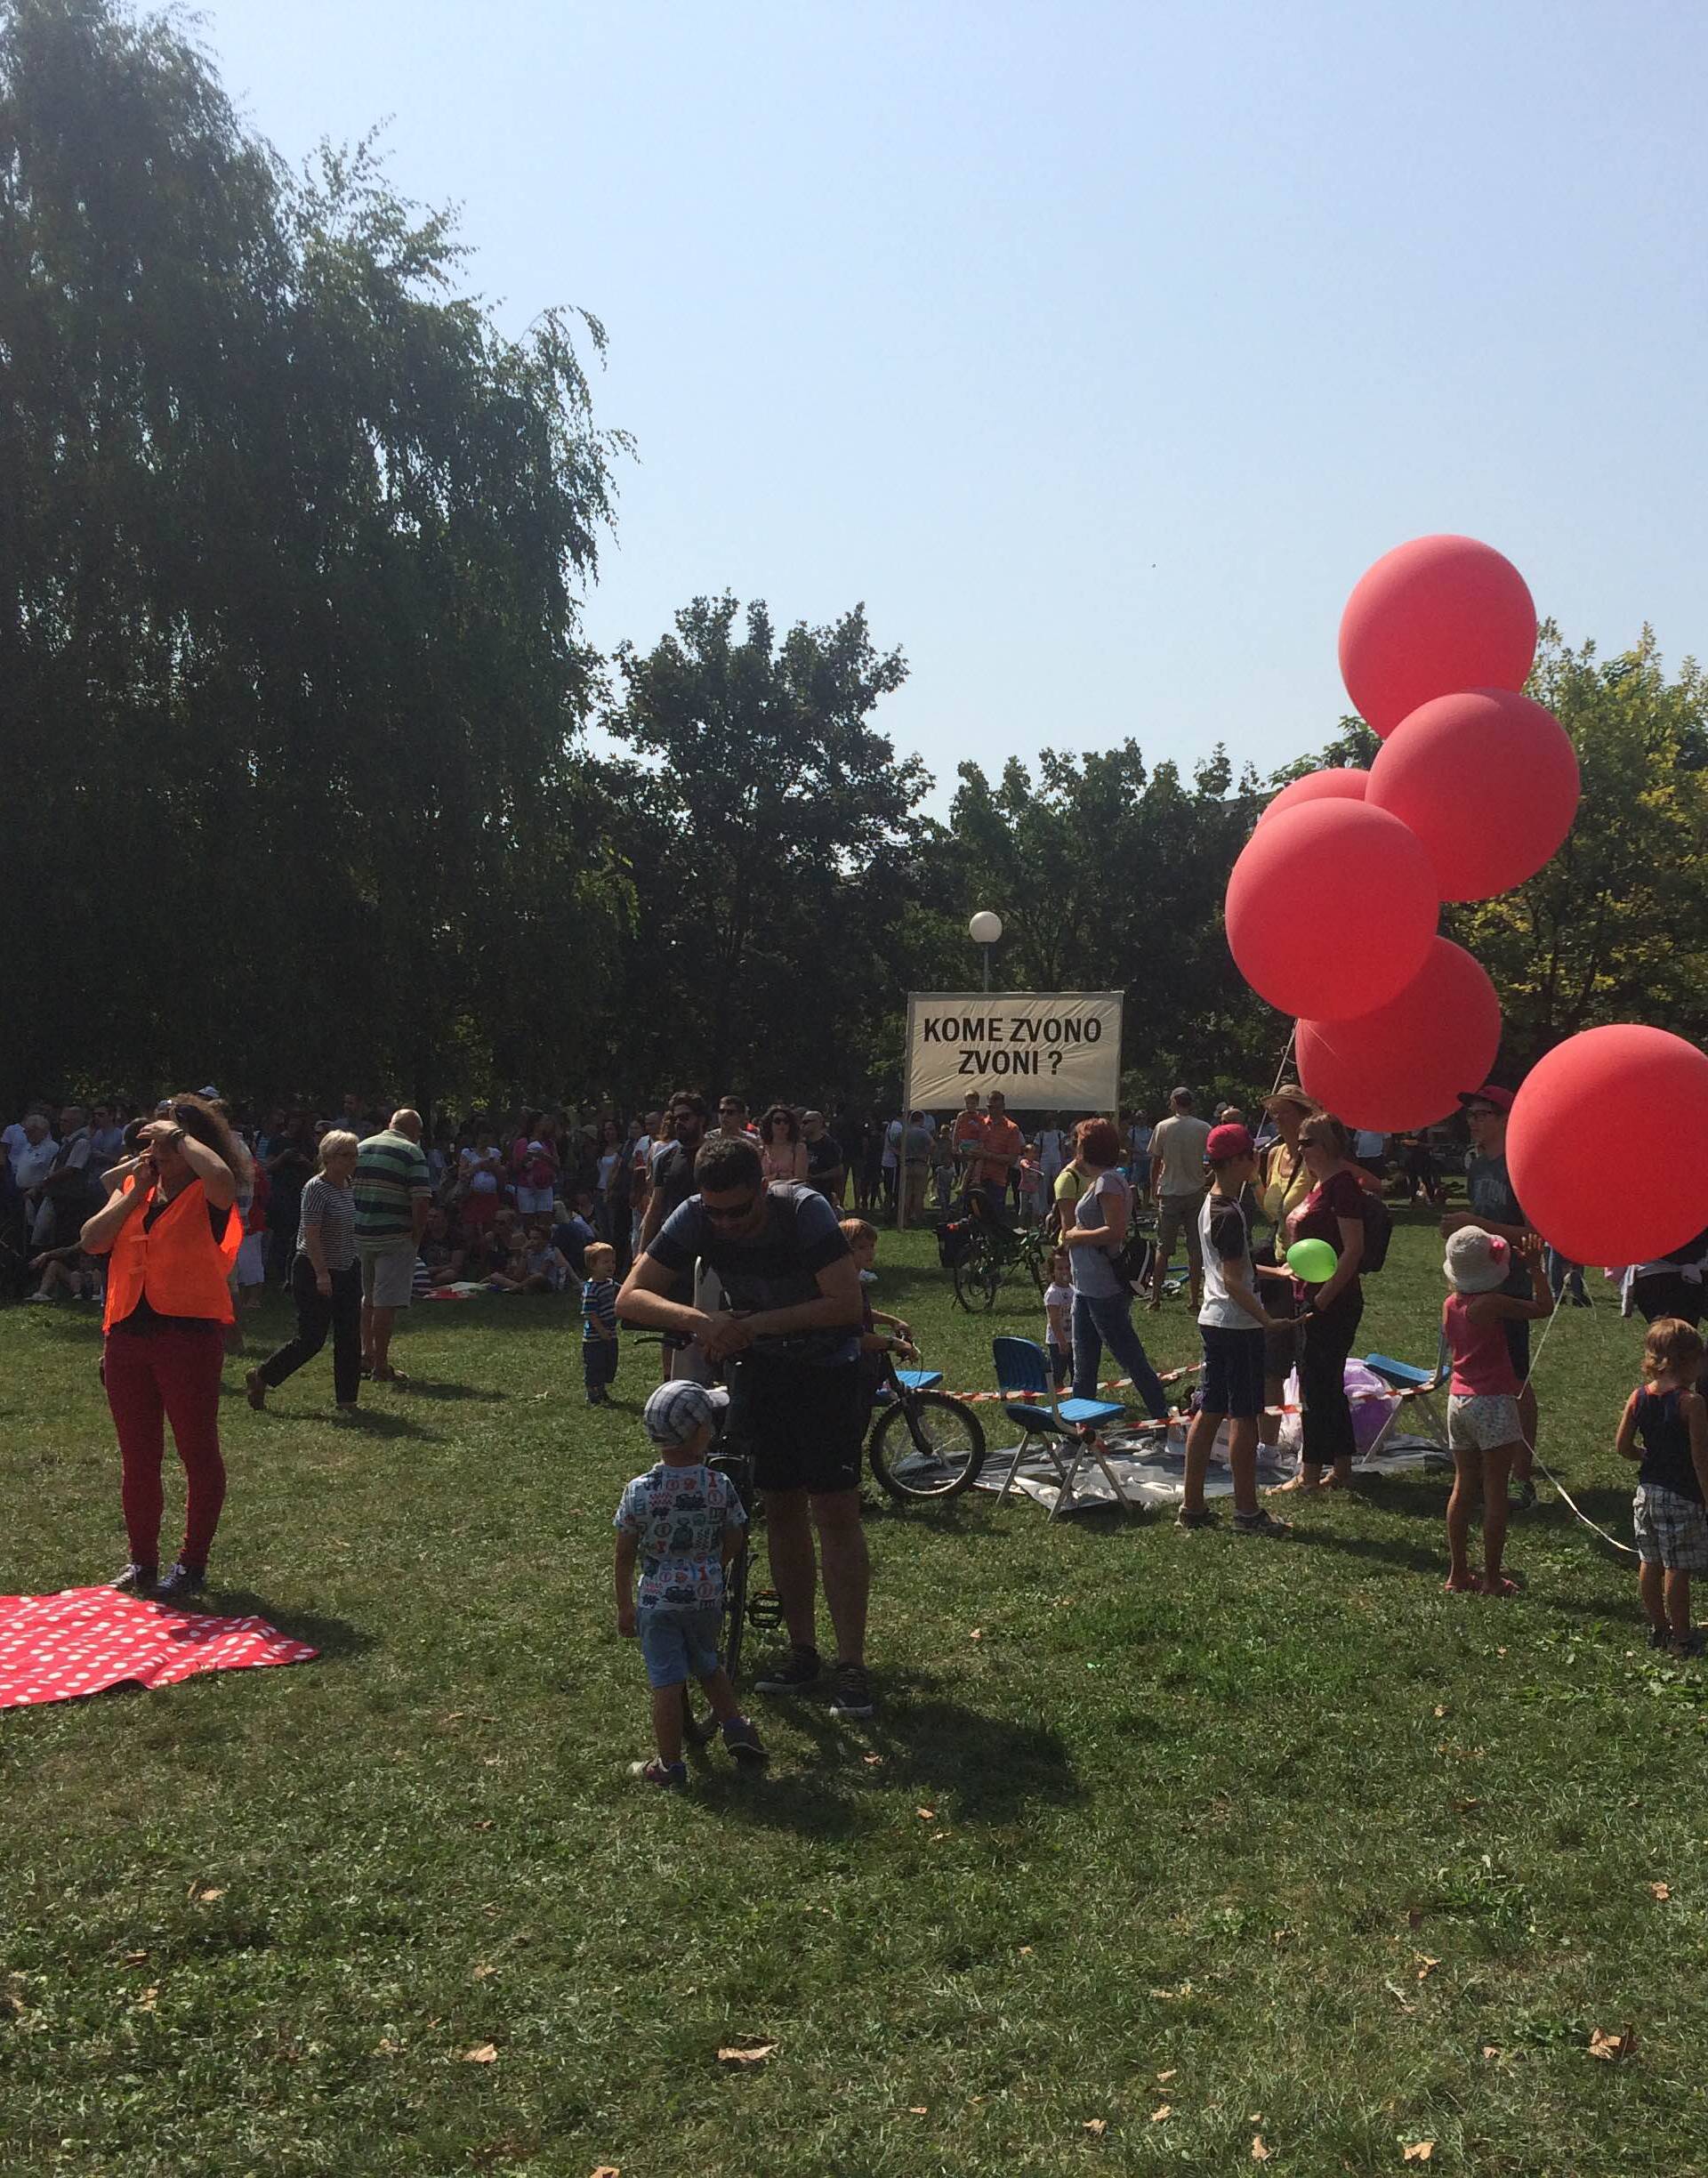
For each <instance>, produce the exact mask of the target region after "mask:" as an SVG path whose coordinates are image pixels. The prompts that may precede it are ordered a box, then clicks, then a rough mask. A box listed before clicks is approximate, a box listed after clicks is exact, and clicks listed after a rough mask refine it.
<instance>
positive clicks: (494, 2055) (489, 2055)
mask: <svg viewBox="0 0 1708 2178" xmlns="http://www.w3.org/2000/svg"><path fill="white" fill-rule="evenodd" d="M497 2061H498V2045H497V2044H496V2043H495V2042H479V2043H477V2044H476V2045H475V2046H474V2048H473V2049H467V2050H464V2051H463V2063H464V2064H496V2063H497Z"/></svg>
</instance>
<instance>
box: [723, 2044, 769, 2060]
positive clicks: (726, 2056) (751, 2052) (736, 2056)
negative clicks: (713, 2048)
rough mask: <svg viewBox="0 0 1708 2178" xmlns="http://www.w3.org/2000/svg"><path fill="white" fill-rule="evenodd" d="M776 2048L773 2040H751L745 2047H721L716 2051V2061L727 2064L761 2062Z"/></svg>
mask: <svg viewBox="0 0 1708 2178" xmlns="http://www.w3.org/2000/svg"><path fill="white" fill-rule="evenodd" d="M776 2050H777V2044H776V2043H775V2042H753V2043H750V2044H749V2045H748V2046H747V2047H746V2048H745V2049H721V2050H720V2051H719V2052H718V2062H719V2063H720V2064H727V2065H756V2064H763V2063H764V2061H765V2060H766V2059H767V2058H768V2057H769V2056H771V2055H772V2054H773V2053H775V2052H776Z"/></svg>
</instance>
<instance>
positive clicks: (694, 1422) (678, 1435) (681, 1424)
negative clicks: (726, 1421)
mask: <svg viewBox="0 0 1708 2178" xmlns="http://www.w3.org/2000/svg"><path fill="white" fill-rule="evenodd" d="M717 1413H718V1410H717V1408H716V1407H715V1406H714V1405H713V1400H712V1394H711V1393H710V1392H709V1391H707V1390H706V1388H705V1385H704V1384H697V1383H693V1382H692V1381H691V1380H690V1379H689V1378H688V1377H686V1376H678V1377H676V1378H675V1379H674V1380H673V1382H672V1383H663V1384H660V1385H659V1387H658V1389H657V1391H655V1392H654V1393H653V1395H652V1397H651V1398H650V1399H649V1400H648V1401H647V1403H646V1406H645V1408H643V1409H642V1412H641V1420H642V1421H643V1422H644V1423H645V1424H646V1427H647V1434H648V1436H649V1437H650V1438H651V1440H652V1441H653V1442H654V1444H656V1445H658V1446H660V1447H669V1446H673V1445H682V1444H686V1443H687V1442H688V1440H689V1438H690V1437H691V1436H692V1435H693V1434H694V1432H695V1431H696V1430H701V1429H704V1428H705V1426H706V1424H707V1423H709V1422H714V1421H715V1420H716V1419H717Z"/></svg>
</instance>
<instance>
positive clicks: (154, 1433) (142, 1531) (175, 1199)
mask: <svg viewBox="0 0 1708 2178" xmlns="http://www.w3.org/2000/svg"><path fill="white" fill-rule="evenodd" d="M139 1145H140V1154H139V1155H138V1156H136V1157H134V1158H132V1159H131V1160H130V1161H129V1162H128V1164H126V1165H124V1166H119V1167H118V1168H117V1170H116V1171H115V1172H114V1173H113V1174H111V1177H112V1178H113V1179H114V1180H116V1181H117V1182H118V1190H117V1193H115V1194H113V1195H112V1196H110V1197H109V1199H108V1202H107V1205H106V1207H105V1208H104V1209H101V1210H97V1211H96V1213H95V1214H94V1215H93V1217H92V1218H91V1219H90V1220H89V1221H88V1222H87V1223H86V1224H85V1227H84V1229H83V1246H84V1247H85V1249H87V1251H88V1252H89V1254H92V1255H105V1256H106V1257H107V1258H108V1259H109V1260H108V1265H107V1312H106V1316H105V1318H104V1319H103V1323H102V1329H103V1330H104V1332H105V1334H106V1347H105V1351H104V1355H103V1358H102V1362H101V1375H102V1377H103V1380H104V1381H105V1383H106V1386H107V1404H108V1406H109V1408H111V1410H112V1416H113V1425H114V1427H115V1428H116V1429H117V1432H118V1454H119V1463H120V1494H121V1496H122V1498H123V1502H124V1507H125V1530H126V1532H127V1534H128V1535H129V1537H130V1546H131V1562H130V1564H129V1565H128V1566H127V1567H126V1568H125V1570H124V1572H123V1573H121V1574H120V1576H119V1577H118V1578H117V1581H115V1582H114V1584H113V1585H114V1586H115V1587H116V1588H120V1589H124V1590H125V1591H126V1592H127V1593H130V1594H132V1595H142V1596H155V1597H157V1598H158V1599H159V1600H160V1601H163V1602H173V1601H182V1600H184V1599H187V1598H189V1597H190V1596H193V1595H197V1594H198V1593H200V1591H201V1589H202V1588H203V1586H204V1585H205V1582H206V1577H207V1553H208V1551H209V1549H210V1548H211V1546H212V1545H213V1541H214V1529H216V1528H217V1527H218V1525H219V1520H220V1508H221V1506H222V1504H223V1503H224V1501H225V1464H224V1462H223V1461H222V1459H221V1457H220V1372H221V1368H222V1365H223V1363H224V1359H225V1327H226V1325H227V1324H229V1323H230V1322H231V1320H232V1311H231V1291H230V1286H229V1285H228V1284H227V1279H228V1278H229V1277H230V1272H231V1269H232V1266H233V1265H234V1264H235V1263H236V1262H237V1259H238V1248H239V1246H241V1245H242V1242H243V1220H242V1218H241V1217H240V1216H239V1215H238V1214H237V1211H236V1208H235V1206H236V1203H237V1198H238V1182H239V1179H240V1177H241V1176H242V1175H244V1174H245V1172H246V1163H247V1159H246V1152H245V1150H244V1149H243V1146H242V1144H241V1143H240V1142H239V1141H238V1139H237V1137H236V1136H235V1135H234V1134H233V1133H232V1132H231V1129H230V1126H229V1125H227V1123H226V1120H225V1117H224V1115H223V1114H222V1113H221V1112H219V1111H217V1110H215V1109H214V1107H213V1106H212V1105H211V1104H209V1103H208V1102H207V1101H206V1100H205V1099H204V1098H202V1097H194V1096H182V1097H177V1098H174V1099H173V1101H172V1104H171V1106H170V1107H169V1109H168V1110H167V1111H166V1113H165V1115H164V1116H163V1117H159V1118H157V1119H153V1120H150V1121H149V1124H148V1125H146V1126H145V1127H144V1128H143V1129H142V1130H141V1135H140V1137H139ZM167 1422H170V1423H171V1424H172V1435H173V1442H174V1443H175V1444H176V1446H177V1448H178V1457H179V1459H180V1460H181V1462H182V1464H183V1470H184V1482H185V1488H186V1493H187V1497H188V1503H187V1505H186V1507H185V1515H184V1539H183V1544H182V1546H181V1549H180V1551H179V1553H178V1560H177V1562H176V1564H174V1565H173V1567H172V1569H170V1571H169V1572H167V1573H166V1575H165V1577H164V1578H163V1577H161V1575H160V1512H161V1490H160V1464H161V1461H162V1459H163V1457H164V1456H165V1423H167Z"/></svg>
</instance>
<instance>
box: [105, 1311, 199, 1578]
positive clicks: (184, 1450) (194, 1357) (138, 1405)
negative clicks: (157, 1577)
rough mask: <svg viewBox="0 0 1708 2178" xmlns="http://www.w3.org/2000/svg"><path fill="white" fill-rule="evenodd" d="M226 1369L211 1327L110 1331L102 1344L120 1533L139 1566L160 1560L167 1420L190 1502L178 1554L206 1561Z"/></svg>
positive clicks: (192, 1562)
mask: <svg viewBox="0 0 1708 2178" xmlns="http://www.w3.org/2000/svg"><path fill="white" fill-rule="evenodd" d="M224 1365H225V1341H224V1339H223V1338H222V1336H221V1329H220V1326H219V1325H217V1324H215V1325H214V1327H213V1328H212V1329H211V1330H207V1331H202V1330H195V1331H185V1330H180V1329H177V1328H175V1327H174V1328H169V1329H168V1328H162V1329H157V1330H152V1331H134V1332H131V1331H116V1332H114V1333H113V1335H112V1336H111V1337H110V1338H109V1339H108V1341H107V1349H106V1362H105V1370H104V1374H105V1375H106V1379H107V1404H108V1406H109V1408H111V1409H112V1415H113V1424H114V1426H115V1428H117V1432H118V1456H119V1461H120V1468H121V1477H120V1486H119V1487H120V1494H121V1496H122V1497H123V1499H124V1504H125V1531H126V1533H127V1534H128V1535H129V1537H130V1539H131V1557H132V1559H133V1561H134V1562H135V1563H136V1564H138V1565H157V1564H158V1562H159V1559H160V1509H161V1494H160V1464H161V1462H162V1460H164V1458H165V1448H166V1439H165V1424H166V1423H167V1422H170V1423H171V1424H172V1435H173V1443H174V1444H176V1446H177V1448H178V1457H179V1458H180V1460H181V1461H182V1463H183V1468H184V1483H185V1489H186V1493H187V1497H188V1503H187V1504H186V1505H185V1508H184V1541H183V1547H182V1548H181V1550H180V1552H179V1553H178V1554H179V1556H180V1557H181V1559H182V1560H183V1561H184V1563H185V1564H186V1565H195V1566H205V1564H206V1563H207V1553H208V1551H209V1549H210V1547H211V1546H212V1544H213V1541H214V1529H216V1528H217V1527H218V1526H219V1524H220V1508H221V1506H222V1504H224V1503H225V1462H224V1461H223V1460H222V1458H221V1457H220V1375H221V1372H222V1369H223V1367H224Z"/></svg>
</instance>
